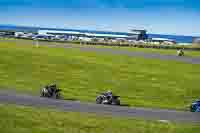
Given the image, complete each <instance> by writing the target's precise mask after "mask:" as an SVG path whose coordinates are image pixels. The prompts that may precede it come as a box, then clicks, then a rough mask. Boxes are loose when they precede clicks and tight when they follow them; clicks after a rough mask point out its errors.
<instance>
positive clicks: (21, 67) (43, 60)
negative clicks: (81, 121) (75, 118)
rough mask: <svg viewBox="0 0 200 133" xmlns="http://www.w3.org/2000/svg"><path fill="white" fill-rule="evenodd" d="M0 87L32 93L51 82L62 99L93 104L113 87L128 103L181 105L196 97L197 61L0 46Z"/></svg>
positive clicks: (155, 105) (146, 105)
mask: <svg viewBox="0 0 200 133" xmlns="http://www.w3.org/2000/svg"><path fill="white" fill-rule="evenodd" d="M0 62H1V63H0V86H1V88H16V90H17V91H25V92H28V93H32V94H35V95H38V94H39V88H41V87H43V86H44V85H46V84H48V83H50V82H52V81H55V82H56V83H57V84H59V86H60V87H61V88H63V94H64V96H65V98H67V99H78V100H82V101H90V102H94V100H95V97H96V95H97V94H98V93H100V92H102V91H105V90H107V89H112V90H113V91H114V93H116V94H118V95H120V96H121V97H122V102H124V103H126V104H130V105H132V106H145V107H161V108H173V109H174V108H175V109H186V105H188V104H190V103H191V101H193V100H194V99H196V98H198V97H199V94H200V89H199V87H198V85H197V84H198V82H199V79H200V70H199V65H192V64H185V63H180V62H175V61H161V60H156V59H143V58H131V57H128V56H119V55H111V54H96V53H94V52H82V51H80V50H79V49H76V48H73V49H63V48H48V47H45V46H41V47H40V48H36V47H32V46H31V45H23V44H21V45H15V44H12V43H9V42H8V43H1V45H0Z"/></svg>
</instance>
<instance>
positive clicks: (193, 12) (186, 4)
mask: <svg viewBox="0 0 200 133" xmlns="http://www.w3.org/2000/svg"><path fill="white" fill-rule="evenodd" d="M0 23H1V24H17V25H26V26H42V27H57V28H75V29H91V30H108V31H125V32H126V31H129V30H130V29H131V28H139V29H140V28H144V29H147V30H148V31H149V32H151V33H167V34H182V35H195V36H196V35H198V36H200V1H199V0H0Z"/></svg>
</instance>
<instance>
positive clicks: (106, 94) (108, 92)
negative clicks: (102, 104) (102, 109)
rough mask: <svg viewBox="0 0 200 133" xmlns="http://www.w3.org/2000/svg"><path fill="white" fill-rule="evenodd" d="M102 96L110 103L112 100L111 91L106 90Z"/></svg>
mask: <svg viewBox="0 0 200 133" xmlns="http://www.w3.org/2000/svg"><path fill="white" fill-rule="evenodd" d="M104 95H105V96H106V98H107V99H108V101H110V100H111V99H112V96H113V94H112V91H110V90H108V91H107V92H106V93H104Z"/></svg>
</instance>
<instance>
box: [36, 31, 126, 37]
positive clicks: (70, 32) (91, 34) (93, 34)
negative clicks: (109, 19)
mask: <svg viewBox="0 0 200 133" xmlns="http://www.w3.org/2000/svg"><path fill="white" fill-rule="evenodd" d="M38 33H39V34H44V35H46V34H56V33H58V34H72V35H85V36H88V37H113V38H127V37H129V36H128V35H116V34H95V33H87V32H76V31H56V30H39V31H38Z"/></svg>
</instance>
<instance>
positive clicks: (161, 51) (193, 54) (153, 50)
mask: <svg viewBox="0 0 200 133" xmlns="http://www.w3.org/2000/svg"><path fill="white" fill-rule="evenodd" d="M0 40H1V39H0ZM3 40H5V41H6V40H16V43H22V44H25V43H31V44H33V43H35V42H33V41H32V40H22V39H13V38H8V39H2V41H3ZM43 43H48V44H58V45H67V44H70V45H73V46H81V47H95V48H111V49H121V50H128V51H135V52H145V53H156V54H164V55H176V52H177V50H173V49H156V48H137V47H119V46H102V45H80V44H79V43H75V44H73V43H59V42H40V43H39V44H43ZM184 47H197V48H199V46H192V45H185V46H184ZM184 52H185V55H186V56H189V57H200V51H187V50H185V51H184Z"/></svg>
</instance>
